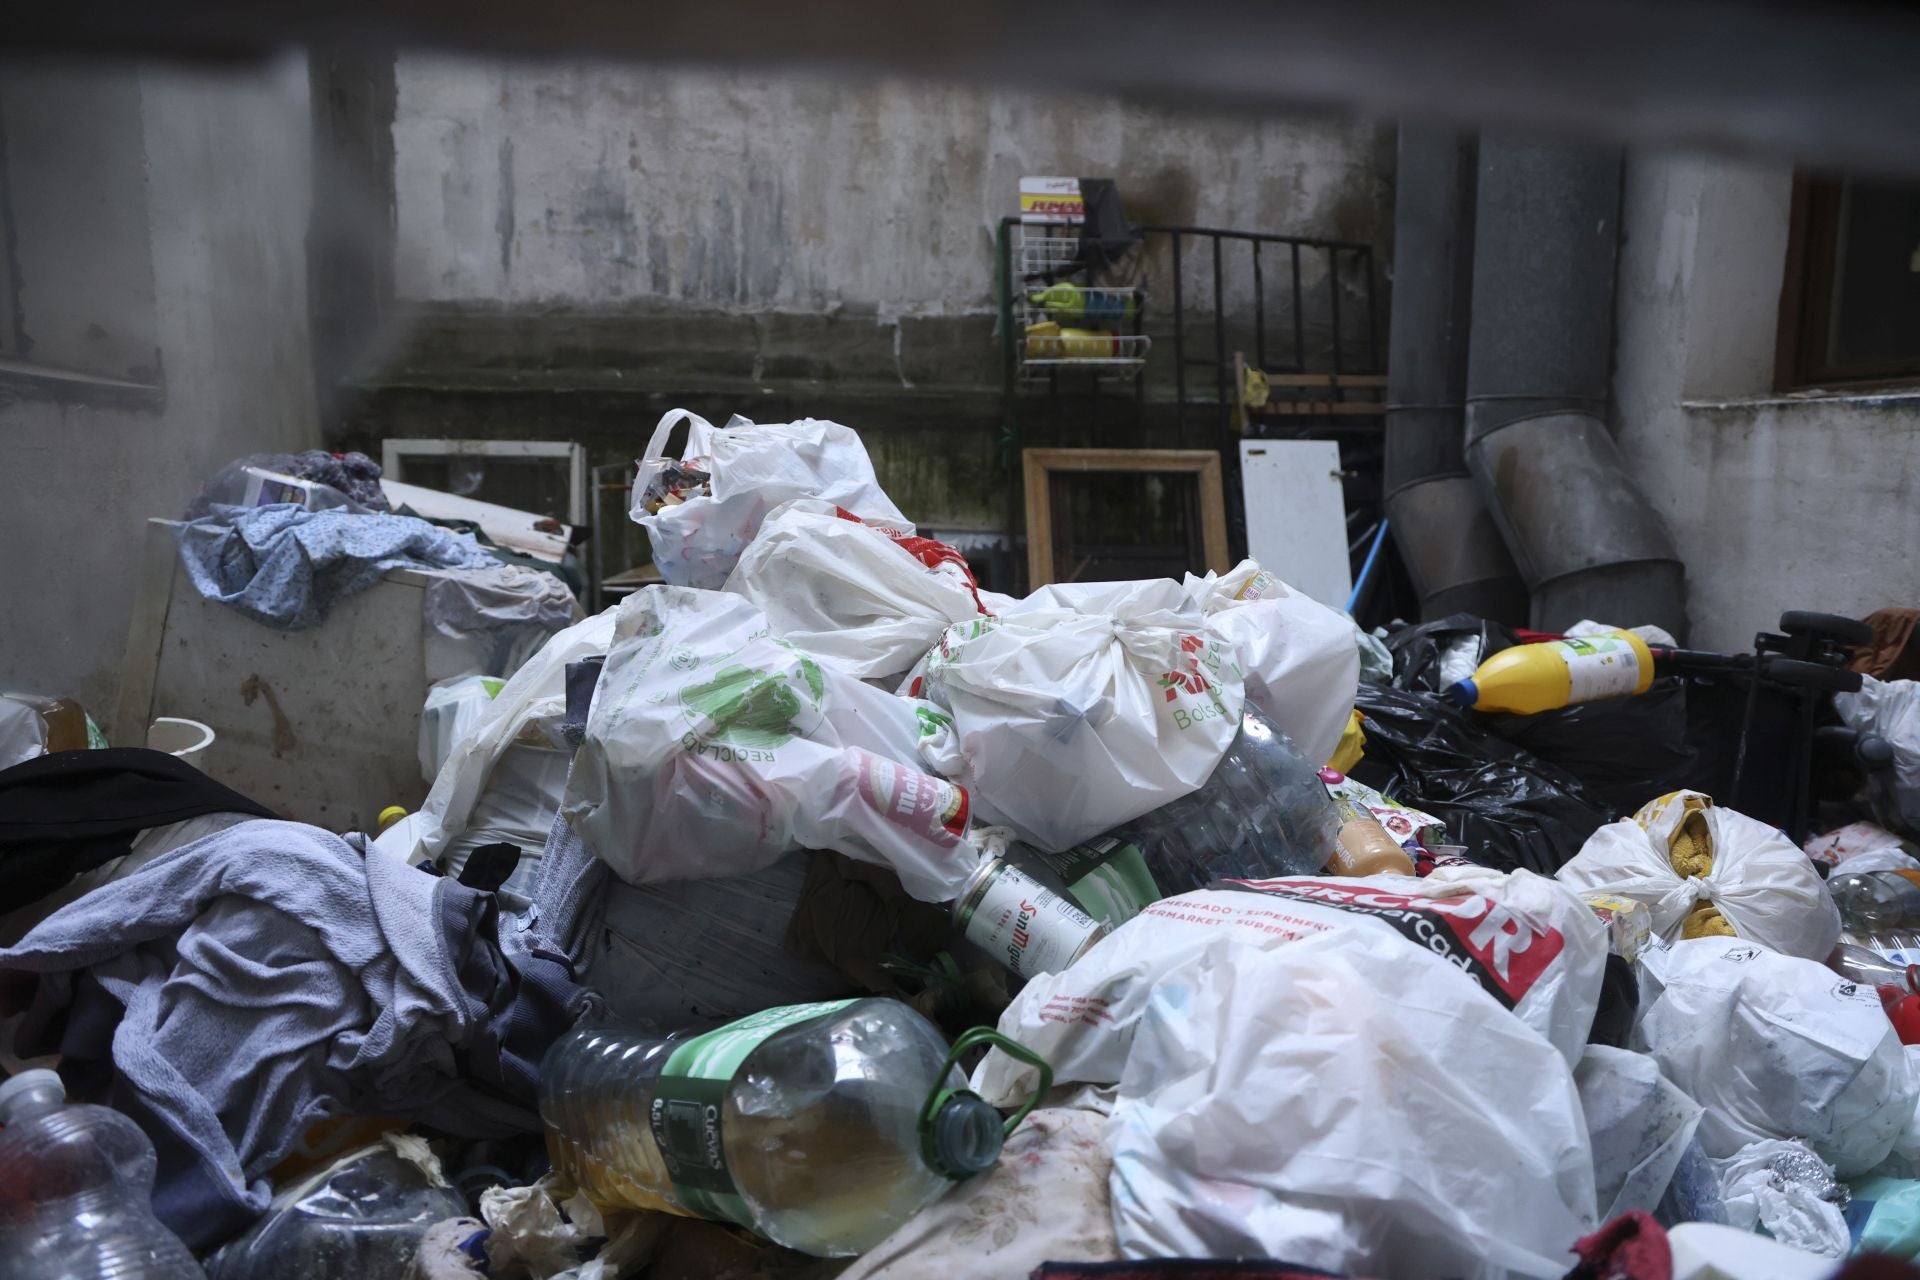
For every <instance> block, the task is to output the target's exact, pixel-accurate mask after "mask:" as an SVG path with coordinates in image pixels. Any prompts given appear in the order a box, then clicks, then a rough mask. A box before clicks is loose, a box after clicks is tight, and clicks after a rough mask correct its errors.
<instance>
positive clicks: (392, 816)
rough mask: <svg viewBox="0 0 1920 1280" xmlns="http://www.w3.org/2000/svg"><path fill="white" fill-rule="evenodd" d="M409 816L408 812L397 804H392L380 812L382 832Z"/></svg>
mask: <svg viewBox="0 0 1920 1280" xmlns="http://www.w3.org/2000/svg"><path fill="white" fill-rule="evenodd" d="M406 816H407V811H406V810H405V809H403V808H401V807H400V806H399V805H397V804H390V805H388V806H387V807H386V808H384V809H382V810H381V811H380V830H382V831H385V830H386V829H387V828H388V827H390V826H392V825H393V824H394V823H396V822H398V821H400V819H402V818H404V817H406Z"/></svg>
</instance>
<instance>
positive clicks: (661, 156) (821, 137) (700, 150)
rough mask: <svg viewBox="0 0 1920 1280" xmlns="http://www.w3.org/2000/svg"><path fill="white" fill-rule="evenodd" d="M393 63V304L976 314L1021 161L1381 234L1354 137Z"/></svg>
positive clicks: (1064, 100) (1188, 207) (1265, 223)
mask: <svg viewBox="0 0 1920 1280" xmlns="http://www.w3.org/2000/svg"><path fill="white" fill-rule="evenodd" d="M396 75H397V105H396V108H395V119H394V150H395V170H396V183H395V193H396V201H395V225H396V246H395V247H396V264H395V292H396V294H397V295H398V296H399V297H400V298H401V299H403V300H411V301H421V302H449V303H458V302H492V303H506V304H510V305H520V304H533V305H548V306H566V307H587V308H590V307H616V306H625V305H629V304H632V303H634V302H637V301H642V300H657V301H670V302H674V303H677V304H682V305H684V306H688V307H694V308H702V307H705V308H721V309H728V308H737V307H741V308H752V309H765V310H786V311H796V312H815V311H822V310H831V309H836V308H847V309H865V310H870V311H871V312H873V313H874V315H875V317H876V319H877V320H879V321H880V322H882V323H885V322H887V321H889V320H891V319H893V318H895V317H900V316H941V315H954V314H978V313H984V312H987V311H988V310H989V309H990V308H991V305H992V298H993V284H994V259H993V255H992V243H993V228H994V225H995V224H996V223H997V222H998V220H999V218H1000V217H1001V215H1002V214H1005V213H1009V212H1013V211H1014V210H1015V208H1016V204H1015V201H1016V189H1017V184H1018V181H1019V179H1020V178H1021V176H1022V175H1026V174H1036V173H1047V174H1052V173H1065V174H1072V175H1093V176H1111V177H1115V178H1118V179H1120V180H1121V183H1122V188H1123V194H1124V197H1125V200H1126V203H1127V207H1128V212H1129V214H1130V215H1131V216H1132V218H1133V219H1134V220H1135V221H1137V222H1158V223H1187V224H1202V225H1209V226H1224V227H1238V228H1242V229H1246V230H1258V231H1278V232H1292V233H1295V234H1307V235H1319V236H1331V237H1341V238H1347V239H1353V240H1359V241H1364V242H1368V243H1372V242H1375V241H1376V240H1377V239H1378V238H1379V236H1380V234H1381V232H1382V229H1383V227H1384V225H1385V220H1383V218H1382V213H1383V209H1382V207H1381V197H1382V195H1383V188H1382V187H1381V185H1380V183H1379V181H1378V179H1379V176H1380V175H1379V173H1378V170H1377V165H1376V159H1377V157H1376V155H1375V145H1376V141H1377V139H1376V131H1375V130H1374V129H1373V128H1372V127H1370V126H1366V125H1359V124H1352V123H1334V122H1326V121H1317V120H1296V119H1289V118H1277V119H1276V118H1271V117H1268V118H1256V117H1219V116H1201V117H1193V116H1183V115H1176V114H1174V113H1171V112H1167V111H1161V110H1154V109H1150V108H1145V107H1139V106H1130V105H1125V104H1122V103H1119V102H1116V101H1113V100H1110V99H1096V98H1082V97H1045V96H1038V95H1034V94H1030V93H1014V92H1006V91H997V90H990V89H982V88H945V87H940V86H934V85H921V84H901V83H888V82H881V83H866V84H861V83H850V82H844V81H817V80H811V79H805V78H796V77H791V76H787V77H782V76H768V75H764V74H760V73H742V72H702V71H669V70H663V69H659V68H652V67H645V66H564V65H547V64H509V65H504V66H502V65H487V64H476V63H472V62H467V61H459V60H444V59H438V58H430V57H404V58H402V59H401V60H400V62H399V64H398V69H397V73H396ZM1270 269H1271V268H1270ZM1190 283H1191V284H1192V285H1193V286H1194V287H1196V288H1197V289H1198V290H1199V291H1200V295H1201V296H1203V297H1205V296H1208V295H1210V291H1211V277H1210V276H1199V277H1198V278H1196V279H1195V280H1193V281H1191V282H1190ZM1234 284H1235V286H1236V287H1237V288H1238V289H1240V290H1241V291H1242V292H1243V293H1246V292H1250V289H1251V277H1250V276H1239V277H1236V278H1235V281H1234Z"/></svg>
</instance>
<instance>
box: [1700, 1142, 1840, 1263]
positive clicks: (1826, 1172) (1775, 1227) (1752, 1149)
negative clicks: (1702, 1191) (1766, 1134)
mask: <svg viewBox="0 0 1920 1280" xmlns="http://www.w3.org/2000/svg"><path fill="white" fill-rule="evenodd" d="M1713 1166H1714V1169H1715V1171H1716V1172H1718V1173H1719V1175H1720V1203H1721V1204H1722V1205H1723V1206H1725V1208H1726V1212H1727V1225H1728V1226H1732V1227H1742V1228H1744V1229H1746V1230H1748V1231H1755V1230H1758V1229H1760V1228H1762V1227H1764V1228H1766V1232H1767V1234H1768V1235H1770V1236H1772V1237H1773V1238H1774V1239H1775V1240H1778V1241H1779V1242H1780V1243H1781V1244H1784V1245H1790V1246H1792V1247H1793V1248H1795V1249H1804V1250H1806V1251H1807V1252H1808V1253H1815V1254H1819V1255H1820V1256H1821V1257H1823V1258H1840V1257H1844V1256H1846V1252H1847V1249H1848V1247H1849V1246H1850V1245H1851V1244H1852V1243H1853V1240H1852V1236H1851V1235H1850V1233H1849V1232H1848V1230H1847V1219H1846V1215H1845V1214H1843V1213H1841V1211H1840V1205H1838V1204H1836V1203H1834V1201H1833V1200H1831V1199H1828V1198H1827V1195H1832V1194H1834V1193H1835V1191H1836V1187H1835V1184H1834V1180H1833V1166H1831V1165H1829V1164H1827V1163H1826V1162H1825V1161H1823V1160H1821V1159H1820V1157H1819V1156H1817V1155H1815V1154H1814V1153H1813V1152H1812V1150H1811V1149H1809V1148H1808V1146H1807V1144H1806V1143H1804V1142H1799V1141H1793V1140H1780V1139H1771V1138H1770V1139H1768V1140H1766V1141H1764V1142H1750V1143H1748V1144H1747V1145H1746V1146H1744V1147H1742V1148H1740V1150H1738V1151H1736V1152H1735V1153H1734V1154H1733V1155H1731V1156H1728V1157H1727V1158H1726V1159H1725V1160H1715V1161H1714V1162H1713ZM1822 1192H1825V1193H1827V1195H1823V1194H1822Z"/></svg>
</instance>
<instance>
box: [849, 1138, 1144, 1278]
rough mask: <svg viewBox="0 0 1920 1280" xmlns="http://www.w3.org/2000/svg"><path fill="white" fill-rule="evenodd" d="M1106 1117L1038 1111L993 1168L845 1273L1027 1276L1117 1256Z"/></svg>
mask: <svg viewBox="0 0 1920 1280" xmlns="http://www.w3.org/2000/svg"><path fill="white" fill-rule="evenodd" d="M1106 1127H1107V1117H1106V1116H1105V1115H1104V1114H1103V1113H1102V1112H1100V1111H1095V1110H1087V1109H1081V1108H1077V1107H1049V1108H1043V1109H1041V1110H1038V1111H1035V1112H1034V1113H1033V1114H1032V1115H1030V1116H1028V1117H1027V1119H1026V1122H1025V1123H1023V1124H1022V1125H1021V1126H1020V1128H1019V1129H1018V1130H1017V1131H1016V1132H1015V1133H1014V1135H1013V1136H1012V1137H1011V1138H1009V1139H1007V1145H1006V1148H1005V1149H1004V1150H1002V1151H1001V1153H1000V1163H999V1164H997V1165H995V1166H994V1168H993V1170H992V1171H991V1172H989V1173H987V1174H984V1175H982V1176H981V1177H978V1178H974V1179H972V1180H970V1181H967V1182H963V1183H961V1184H960V1185H959V1186H958V1187H956V1188H954V1191H953V1193H952V1194H951V1195H948V1196H945V1197H942V1198H941V1199H939V1200H936V1201H935V1202H934V1203H932V1204H930V1205H928V1206H927V1207H926V1208H925V1209H923V1210H921V1211H920V1213H919V1214H917V1215H916V1216H915V1217H914V1218H913V1219H912V1220H911V1221H909V1222H908V1223H907V1224H906V1225H905V1226H903V1227H901V1228H900V1229H899V1230H898V1231H896V1232H894V1233H893V1234H892V1235H890V1236H888V1237H887V1238H886V1239H885V1240H883V1241H881V1242H880V1243H879V1244H878V1245H876V1246H875V1247H874V1248H873V1249H872V1250H870V1251H869V1252H868V1253H867V1254H865V1255H864V1256H863V1257H862V1258H861V1259H860V1260H859V1261H858V1262H856V1263H854V1264H853V1266H852V1267H850V1268H848V1269H847V1270H846V1271H845V1272H843V1273H841V1277H840V1280H955V1277H958V1276H971V1275H978V1276H1024V1275H1027V1274H1028V1273H1029V1272H1031V1271H1032V1270H1033V1269H1034V1268H1036V1267H1038V1266H1039V1265H1040V1264H1041V1263H1043V1262H1109V1261H1113V1260H1116V1259H1118V1258H1119V1256H1120V1250H1119V1248H1118V1247H1117V1246H1116V1245H1115V1244H1114V1239H1113V1215H1112V1212H1111V1210H1110V1209H1109V1207H1108V1200H1107V1177H1108V1174H1109V1173H1110V1172H1111V1171H1112V1168H1113V1157H1112V1156H1111V1155H1110V1154H1108V1151H1107V1144H1106V1140H1105V1136H1104V1135H1105V1133H1106Z"/></svg>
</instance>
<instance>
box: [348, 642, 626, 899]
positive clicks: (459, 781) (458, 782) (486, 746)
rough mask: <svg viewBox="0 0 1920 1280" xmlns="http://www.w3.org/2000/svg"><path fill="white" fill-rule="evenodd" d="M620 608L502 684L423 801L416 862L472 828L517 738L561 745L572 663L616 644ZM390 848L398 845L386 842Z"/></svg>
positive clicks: (544, 651) (546, 649)
mask: <svg viewBox="0 0 1920 1280" xmlns="http://www.w3.org/2000/svg"><path fill="white" fill-rule="evenodd" d="M613 625H614V611H613V610H612V609H608V610H605V611H604V612H602V613H599V614H596V615H595V616H593V617H591V618H588V619H587V620H586V621H585V622H576V623H575V624H574V625H572V626H571V627H568V628H567V629H566V630H564V631H562V632H560V633H559V634H557V635H555V636H554V637H553V639H551V640H549V641H547V643H546V644H544V645H542V646H541V647H540V651H539V652H538V653H535V654H534V655H533V657H531V658H529V659H527V662H526V665H525V666H523V667H521V668H520V669H519V670H518V671H516V672H514V673H513V678H512V679H511V680H508V681H507V682H506V684H504V685H502V686H501V688H500V692H499V693H497V694H495V695H494V698H493V701H492V702H491V703H489V704H488V706H487V708H486V710H485V712H484V714H482V715H481V717H480V718H479V720H478V721H476V722H475V723H474V725H473V726H472V728H471V729H470V730H469V731H468V732H467V733H466V734H465V735H464V736H463V737H461V738H460V739H459V741H457V742H456V743H455V744H454V746H453V750H452V752H451V754H449V755H448V757H447V763H446V764H445V765H443V766H442V767H441V769H440V773H439V776H438V777H436V778H434V780H433V789H432V790H430V791H428V792H427V799H426V802H425V803H424V804H422V805H421V806H420V812H419V813H418V814H416V815H414V816H415V817H417V818H418V819H419V821H418V822H417V823H416V824H415V830H416V832H417V836H416V843H415V844H414V846H413V847H412V848H411V849H410V850H408V851H406V853H405V854H404V855H403V856H404V858H405V860H406V861H408V862H419V861H420V860H421V859H422V858H426V859H435V858H438V857H440V855H441V854H443V853H445V852H446V851H447V846H448V845H449V844H451V843H452V842H453V841H454V840H455V839H456V838H457V837H459V835H460V834H461V833H462V832H464V831H465V830H466V829H467V823H468V820H469V819H470V818H471V817H472V816H473V811H474V807H475V806H476V805H477V804H478V803H479V802H480V797H481V795H482V793H484V792H485V791H486V789H487V783H488V780H489V779H491V778H492V776H493V768H494V765H495V764H496V763H497V762H498V761H499V759H500V757H501V756H502V755H503V754H505V752H506V750H507V748H508V747H510V746H512V745H513V744H514V743H515V742H525V743H527V744H528V745H530V746H536V747H540V746H545V747H553V748H561V747H564V746H565V745H566V742H565V740H564V739H562V738H561V737H560V736H559V726H560V721H561V720H562V719H563V718H564V717H565V716H566V712H567V664H568V663H569V662H578V661H579V660H580V659H582V658H586V657H590V656H592V655H594V654H599V653H605V652H606V651H607V646H608V645H610V644H612V643H613ZM383 847H391V846H390V845H383Z"/></svg>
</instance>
